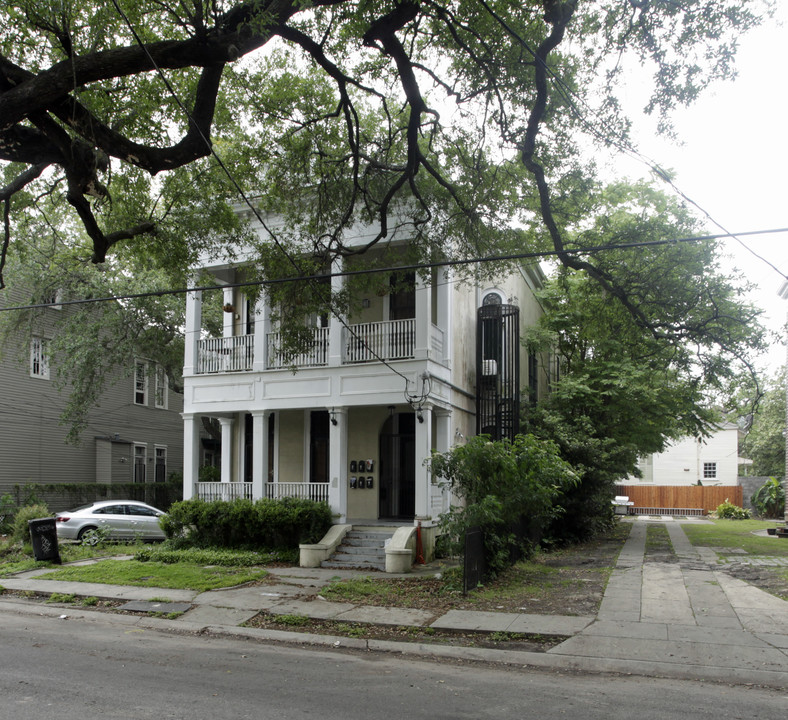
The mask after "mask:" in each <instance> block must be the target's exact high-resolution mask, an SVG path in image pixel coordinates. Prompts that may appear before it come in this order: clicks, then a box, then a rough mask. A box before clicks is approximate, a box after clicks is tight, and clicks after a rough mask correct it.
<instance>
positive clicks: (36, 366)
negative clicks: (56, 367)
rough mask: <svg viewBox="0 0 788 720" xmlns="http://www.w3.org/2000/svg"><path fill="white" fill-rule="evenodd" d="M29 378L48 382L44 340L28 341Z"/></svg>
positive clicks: (36, 338)
mask: <svg viewBox="0 0 788 720" xmlns="http://www.w3.org/2000/svg"><path fill="white" fill-rule="evenodd" d="M30 377H34V378H39V379H40V380H49V359H48V357H47V340H46V338H42V337H34V338H33V339H32V340H31V341H30Z"/></svg>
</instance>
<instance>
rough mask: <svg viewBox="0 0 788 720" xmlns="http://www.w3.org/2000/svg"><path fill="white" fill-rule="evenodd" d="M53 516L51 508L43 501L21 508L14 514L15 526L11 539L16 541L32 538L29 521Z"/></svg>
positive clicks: (25, 540)
mask: <svg viewBox="0 0 788 720" xmlns="http://www.w3.org/2000/svg"><path fill="white" fill-rule="evenodd" d="M46 517H51V513H50V512H49V508H48V507H47V506H46V505H44V504H43V503H40V504H35V505H26V506H25V507H21V508H19V510H17V511H16V515H14V527H13V530H12V531H11V540H13V541H16V542H20V541H21V542H27V541H29V540H30V528H29V526H28V522H29V521H30V520H36V519H38V518H46Z"/></svg>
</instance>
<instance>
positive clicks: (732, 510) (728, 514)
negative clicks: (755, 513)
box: [714, 498, 750, 520]
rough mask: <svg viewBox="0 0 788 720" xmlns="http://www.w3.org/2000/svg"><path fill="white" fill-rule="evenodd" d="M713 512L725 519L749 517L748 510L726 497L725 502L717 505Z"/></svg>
mask: <svg viewBox="0 0 788 720" xmlns="http://www.w3.org/2000/svg"><path fill="white" fill-rule="evenodd" d="M714 514H715V515H716V516H717V517H718V518H722V519H725V520H747V519H748V518H749V517H750V511H749V510H745V509H744V508H741V507H739V506H738V505H734V504H733V503H732V502H731V501H730V500H729V499H728V498H725V502H724V503H721V504H719V505H718V506H717V509H716V510H715V511H714Z"/></svg>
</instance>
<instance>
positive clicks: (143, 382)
mask: <svg viewBox="0 0 788 720" xmlns="http://www.w3.org/2000/svg"><path fill="white" fill-rule="evenodd" d="M134 404H135V405H147V404H148V368H147V363H145V362H143V361H142V360H138V361H137V363H136V364H135V366H134Z"/></svg>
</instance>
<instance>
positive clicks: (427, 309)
mask: <svg viewBox="0 0 788 720" xmlns="http://www.w3.org/2000/svg"><path fill="white" fill-rule="evenodd" d="M431 298H432V285H430V284H425V282H424V279H423V278H422V277H421V276H420V275H419V274H418V273H417V274H416V320H415V323H416V337H415V346H414V348H413V356H414V357H415V358H416V359H419V360H426V359H427V356H428V353H429V347H430V327H431V326H432V312H431V305H432V303H431Z"/></svg>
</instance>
